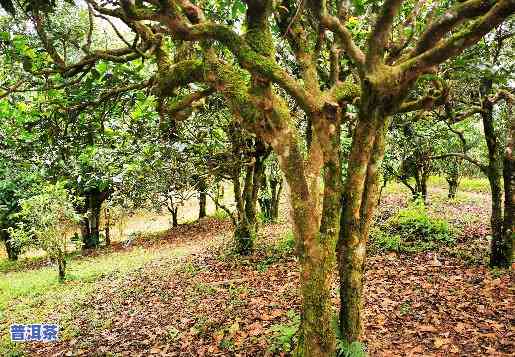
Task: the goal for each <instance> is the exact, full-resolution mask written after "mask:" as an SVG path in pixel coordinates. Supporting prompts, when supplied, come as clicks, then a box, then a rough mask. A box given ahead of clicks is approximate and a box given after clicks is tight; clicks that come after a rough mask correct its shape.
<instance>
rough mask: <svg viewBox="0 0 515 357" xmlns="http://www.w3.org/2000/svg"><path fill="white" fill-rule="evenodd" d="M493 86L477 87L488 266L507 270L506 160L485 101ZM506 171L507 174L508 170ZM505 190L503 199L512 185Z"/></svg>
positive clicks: (509, 254)
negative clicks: (487, 204)
mask: <svg viewBox="0 0 515 357" xmlns="http://www.w3.org/2000/svg"><path fill="white" fill-rule="evenodd" d="M492 85H493V83H492V80H490V79H485V80H483V82H482V84H481V87H480V92H481V94H482V97H483V100H482V109H483V110H482V112H481V119H482V121H483V130H484V135H485V141H486V146H487V149H488V165H487V166H486V167H485V168H484V169H483V170H484V171H485V173H486V175H487V177H488V182H489V184H490V190H491V196H492V206H491V215H490V226H491V229H492V241H491V247H490V266H491V267H508V266H510V265H511V259H512V250H511V249H512V248H511V246H512V237H510V235H509V234H506V232H507V231H508V230H511V229H512V227H507V224H508V225H509V224H510V222H512V220H511V219H510V218H509V219H508V221H505V217H509V216H506V209H507V208H508V207H504V210H503V189H502V181H503V163H504V162H505V161H506V158H504V159H503V156H502V153H501V148H500V144H499V140H498V138H497V134H496V130H495V126H494V113H493V111H494V103H493V102H492V101H491V100H490V99H489V98H488V95H489V94H490V93H491V90H492ZM508 127H509V129H508V130H511V126H510V125H508ZM508 132H509V131H508ZM508 141H509V140H508ZM505 156H506V155H505ZM507 170H508V171H509V167H508V168H507ZM508 175H509V173H506V172H504V176H505V177H506V176H508ZM505 182H506V180H505ZM504 189H505V197H506V190H508V195H509V192H511V185H508V186H507V187H505V188H504ZM510 201H511V200H508V201H507V202H508V204H509V202H510Z"/></svg>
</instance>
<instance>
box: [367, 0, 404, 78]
mask: <svg viewBox="0 0 515 357" xmlns="http://www.w3.org/2000/svg"><path fill="white" fill-rule="evenodd" d="M403 1H404V0H385V2H384V4H383V7H382V9H381V13H380V14H379V17H378V18H377V21H376V24H375V25H374V29H373V30H372V32H371V34H370V37H369V38H368V46H367V47H368V50H367V57H366V65H367V67H369V68H372V67H374V66H376V65H377V64H378V63H379V62H380V61H382V58H383V55H384V50H385V47H386V40H387V39H388V35H389V34H390V31H391V29H392V25H393V20H394V19H395V16H397V13H398V12H399V9H400V7H401V5H402V3H403Z"/></svg>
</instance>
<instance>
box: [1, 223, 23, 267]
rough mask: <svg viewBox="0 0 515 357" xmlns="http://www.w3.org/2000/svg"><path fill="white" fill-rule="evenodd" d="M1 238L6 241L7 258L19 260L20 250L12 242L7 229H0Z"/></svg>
mask: <svg viewBox="0 0 515 357" xmlns="http://www.w3.org/2000/svg"><path fill="white" fill-rule="evenodd" d="M0 240H3V241H4V244H5V251H6V253H7V259H9V260H11V261H15V260H18V255H19V254H20V252H19V250H18V249H17V248H16V247H14V246H13V244H12V243H11V238H10V237H9V233H8V232H7V231H6V230H3V229H0Z"/></svg>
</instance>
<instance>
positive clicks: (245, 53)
mask: <svg viewBox="0 0 515 357" xmlns="http://www.w3.org/2000/svg"><path fill="white" fill-rule="evenodd" d="M168 26H169V27H170V24H168ZM170 30H171V31H174V30H175V29H174V28H170ZM174 34H175V35H176V36H177V37H178V38H181V39H184V40H189V41H196V40H206V39H213V40H217V41H219V42H220V43H222V44H223V45H224V46H225V47H227V48H228V49H229V50H230V51H231V52H232V53H233V54H234V56H235V57H236V58H237V59H238V62H239V64H240V65H241V66H242V67H243V68H245V69H246V70H248V71H250V72H251V73H258V74H260V75H261V76H263V77H265V78H269V79H271V80H272V81H274V82H275V83H277V84H278V85H280V86H281V87H283V88H284V89H285V90H286V91H287V92H288V93H289V94H290V95H291V96H293V97H294V98H295V99H296V100H297V102H298V103H299V105H301V106H302V108H303V109H304V110H306V111H308V112H312V111H316V110H317V108H318V107H320V103H318V102H317V101H316V99H317V98H316V97H313V96H312V95H311V93H310V92H309V91H308V90H307V89H306V88H304V87H303V86H302V85H301V83H299V82H298V81H297V80H295V79H294V78H293V77H292V76H290V75H289V74H288V73H287V72H286V71H285V70H284V69H283V68H282V67H281V66H279V64H277V63H276V62H275V60H274V59H272V58H269V57H267V56H264V55H262V54H259V53H257V52H256V51H255V50H254V49H253V48H252V47H251V46H250V45H249V44H248V43H247V41H246V40H245V39H243V38H242V37H241V36H240V35H238V34H237V33H236V32H234V31H233V30H231V29H230V28H228V27H227V26H224V25H220V24H214V23H210V22H204V23H199V24H197V25H193V26H189V27H188V30H187V32H181V33H177V32H175V33H174Z"/></svg>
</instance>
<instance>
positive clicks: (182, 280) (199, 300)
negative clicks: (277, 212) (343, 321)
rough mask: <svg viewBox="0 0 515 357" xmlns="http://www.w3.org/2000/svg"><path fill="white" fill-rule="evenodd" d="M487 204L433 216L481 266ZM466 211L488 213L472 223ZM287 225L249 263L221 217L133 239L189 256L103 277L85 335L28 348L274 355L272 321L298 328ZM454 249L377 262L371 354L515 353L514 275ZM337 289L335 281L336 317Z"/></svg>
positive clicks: (384, 212) (85, 313) (372, 266)
mask: <svg viewBox="0 0 515 357" xmlns="http://www.w3.org/2000/svg"><path fill="white" fill-rule="evenodd" d="M405 201H406V197H404V196H402V195H389V196H388V197H387V198H386V200H385V201H384V202H383V204H382V206H381V212H380V213H379V215H378V217H379V219H385V217H388V216H391V215H392V214H393V213H392V212H389V210H397V209H398V208H399V207H401V206H403V205H405ZM435 201H436V200H435ZM479 202H481V203H479ZM487 204H488V202H487V200H484V199H483V200H477V201H474V202H472V203H470V202H457V203H456V202H454V203H448V204H447V203H442V202H440V203H438V202H437V203H435V204H434V205H432V208H431V209H432V211H433V213H434V214H439V212H440V214H442V215H447V216H448V217H449V216H450V217H454V218H453V219H454V220H455V222H452V223H453V224H455V225H457V226H459V227H460V228H461V229H462V230H461V232H462V234H461V236H460V238H459V244H458V247H457V248H456V249H460V247H461V248H463V249H468V250H469V251H471V250H472V253H474V254H476V255H478V256H479V257H478V258H477V259H475V262H478V261H484V256H485V255H486V252H487V245H488V242H487V240H486V239H485V234H487V233H488V228H487V227H488V226H487V225H486V224H485V223H484V222H487V220H488V210H487V209H486V208H485V207H487V206H486V205H487ZM467 212H470V214H471V215H472V216H474V217H476V218H477V219H475V220H470V219H463V217H464V213H467ZM460 217H461V218H460ZM460 219H461V221H460ZM485 227H486V228H485ZM288 230H289V223H288V222H283V223H282V224H275V225H266V226H264V227H263V230H262V231H263V238H262V239H261V241H260V242H259V244H258V249H257V251H256V253H255V254H254V255H253V256H251V257H247V258H241V257H237V256H234V255H231V254H229V253H228V252H229V251H230V248H229V242H230V236H231V227H230V225H229V224H228V223H227V222H223V221H217V220H214V219H206V220H203V221H201V222H200V223H196V224H192V225H184V226H180V227H179V228H177V229H175V230H172V231H170V232H169V233H168V234H167V235H166V236H164V237H162V236H156V237H154V239H141V240H138V241H136V242H134V243H133V244H135V245H144V246H145V247H147V248H149V249H161V247H162V246H164V245H167V246H168V245H175V246H177V249H185V250H186V251H187V252H188V254H186V255H182V256H180V257H170V258H167V257H161V258H159V259H156V260H153V261H151V262H150V263H148V264H146V265H144V266H143V267H141V268H138V269H136V270H134V271H133V272H131V273H130V274H127V275H124V276H122V277H119V278H116V279H112V278H110V277H106V278H103V279H101V280H99V281H97V282H96V283H95V284H96V291H95V292H94V294H92V295H91V296H89V297H88V298H87V299H84V300H81V301H77V302H76V304H75V307H74V308H75V309H76V312H77V313H76V314H75V315H74V316H75V317H74V319H73V320H72V321H71V322H67V324H69V325H70V326H73V330H74V331H75V332H74V334H72V335H71V337H69V338H67V339H66V340H63V341H61V342H59V343H56V344H51V345H44V344H31V345H27V352H28V353H29V354H30V355H39V356H52V355H56V356H60V355H63V356H68V355H88V356H90V355H122V356H149V355H155V356H263V355H272V354H274V353H272V352H271V346H273V345H274V337H273V336H274V332H272V330H273V329H272V327H273V326H278V325H279V324H283V325H287V324H288V323H291V317H292V313H294V312H295V313H298V311H299V307H300V298H299V296H298V271H297V265H296V261H295V259H294V258H293V256H292V255H291V254H282V253H278V252H277V251H276V250H274V249H273V248H272V247H274V244H276V242H277V240H278V239H279V237H281V236H284V234H285V232H287V231H288ZM470 247H473V248H472V249H471V248H470ZM447 253H448V252H446V251H441V252H436V253H435V252H429V253H428V252H426V253H419V254H409V255H407V254H397V253H381V254H375V255H373V256H371V257H370V258H369V260H368V262H367V268H366V286H365V316H364V318H365V326H366V336H365V342H366V346H367V350H368V352H369V354H370V355H371V356H512V355H513V354H514V353H515V328H514V324H513V322H514V321H515V314H514V306H515V304H514V303H515V299H514V287H513V286H514V284H513V276H510V274H509V273H508V272H502V271H491V270H489V269H488V268H486V267H485V266H484V264H477V263H475V264H470V262H468V263H467V262H463V259H459V258H457V257H456V254H447ZM337 291H338V289H337V286H336V283H335V286H334V294H333V295H334V296H333V298H334V304H335V312H336V309H337V307H338V304H339V302H338V298H337ZM54 318H56V319H58V318H59V312H56V314H55V316H54ZM276 350H277V349H276ZM275 354H280V355H284V354H286V353H280V352H275Z"/></svg>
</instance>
